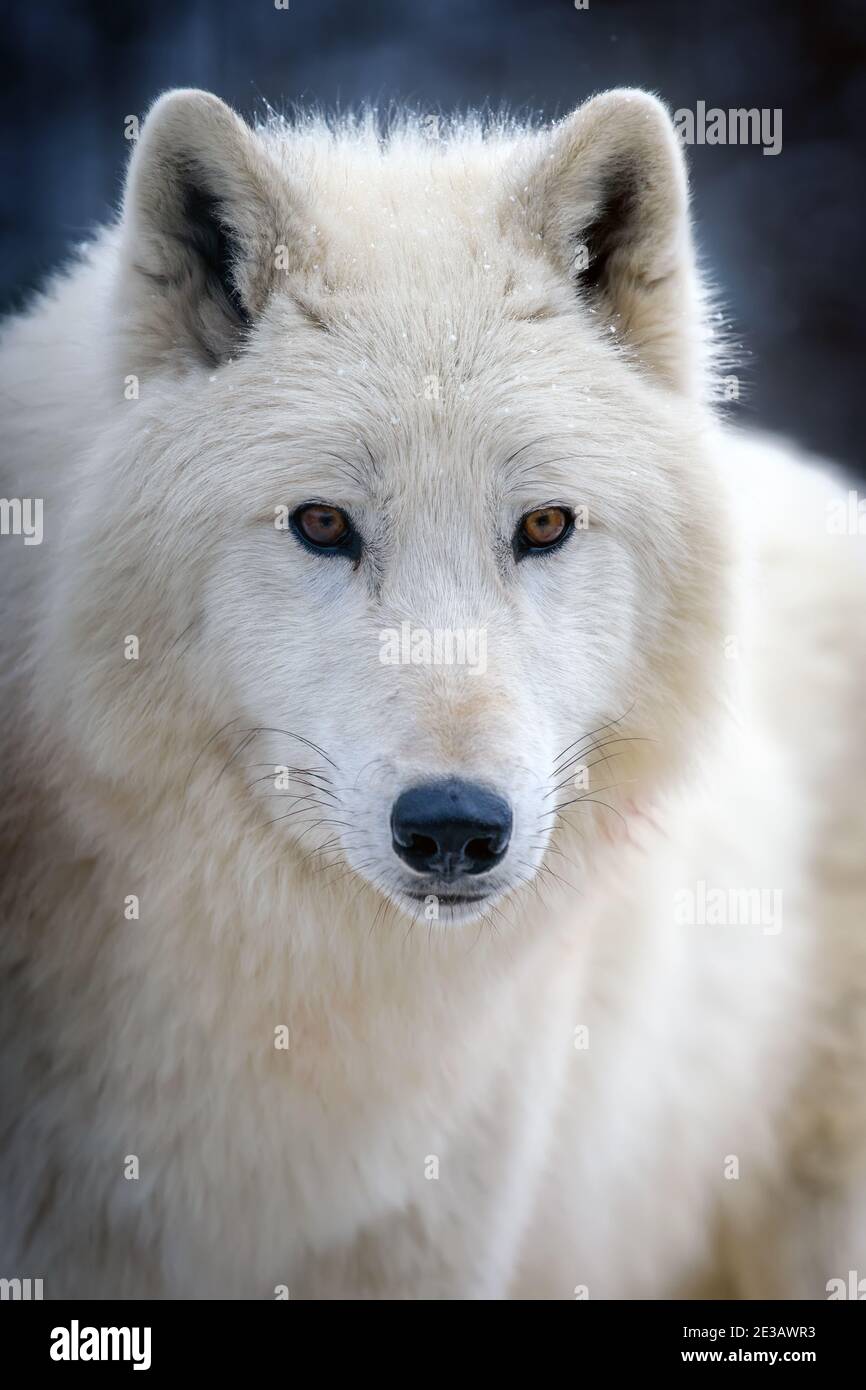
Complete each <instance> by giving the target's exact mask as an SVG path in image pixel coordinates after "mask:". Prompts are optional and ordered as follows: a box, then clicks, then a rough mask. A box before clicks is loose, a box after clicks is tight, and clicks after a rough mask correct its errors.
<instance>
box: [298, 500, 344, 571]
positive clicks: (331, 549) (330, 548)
mask: <svg viewBox="0 0 866 1390" xmlns="http://www.w3.org/2000/svg"><path fill="white" fill-rule="evenodd" d="M290 520H291V524H292V529H293V531H294V533H295V535H296V536H297V537H298V539H299V540H300V541H302V542H303V544H304V545H306V546H309V547H311V548H312V549H313V550H322V551H324V552H325V553H326V554H330V555H349V556H350V557H351V558H352V559H357V556H358V555H359V554H360V550H361V538H360V536H359V535H358V533H357V531H356V530H355V528H354V526H353V525H352V523H351V521H350V520H349V518H348V517H347V515H346V513H345V512H344V511H341V510H340V508H339V507H330V506H328V505H327V503H325V502H305V503H304V505H303V506H301V507H297V508H296V510H295V511H293V512H292V515H291V518H290Z"/></svg>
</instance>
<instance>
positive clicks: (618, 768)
mask: <svg viewBox="0 0 866 1390" xmlns="http://www.w3.org/2000/svg"><path fill="white" fill-rule="evenodd" d="M113 255H114V258H115V263H114V269H113V285H112V293H111V295H110V297H109V302H108V304H107V306H106V309H105V323H106V342H107V344H108V345H109V351H110V355H111V357H112V365H113V369H114V371H115V373H116V378H117V397H118V403H117V407H116V409H115V410H114V413H113V424H112V428H111V430H110V431H108V433H107V435H106V438H105V440H104V441H103V446H102V447H103V449H104V450H105V451H106V452H107V454H108V455H109V457H108V458H107V459H106V461H105V465H104V467H103V468H102V469H101V471H99V472H98V474H97V476H98V478H99V479H100V481H99V482H97V483H95V484H94V487H95V489H96V493H97V494H98V495H95V494H94V491H93V490H91V491H90V492H89V494H88V505H87V508H86V510H85V509H84V508H83V509H82V513H81V516H80V517H79V519H78V521H77V523H75V524H74V525H73V527H72V536H73V540H72V541H71V543H73V544H77V545H78V546H79V548H80V550H81V552H82V554H83V555H85V556H86V557H87V561H88V564H89V565H90V566H91V570H92V569H93V568H94V567H98V569H99V582H98V585H97V584H96V583H94V584H93V585H92V586H91V588H92V590H93V591H96V590H98V593H99V611H100V614H101V617H100V618H99V619H97V616H96V613H95V612H93V613H92V614H91V616H92V618H93V623H91V624H90V626H89V627H88V625H87V619H86V616H82V619H81V623H80V624H79V634H78V635H79V637H81V636H82V632H83V630H84V628H85V627H87V629H88V632H89V636H88V637H87V638H86V639H83V638H82V640H86V641H88V642H89V644H90V647H91V660H90V662H89V663H87V675H86V676H84V677H81V678H80V679H81V680H83V681H84V682H85V684H86V686H87V709H88V721H89V722H88V729H90V730H96V729H98V730H99V737H98V738H94V741H93V742H94V757H95V759H97V760H98V762H99V765H100V768H101V770H102V772H103V773H104V774H105V775H110V776H116V775H118V768H119V767H121V766H122V767H123V770H124V775H125V776H128V775H129V772H130V767H131V766H134V767H135V768H136V769H137V771H136V774H135V775H136V777H137V778H138V781H137V786H138V788H139V790H140V792H141V800H140V803H139V804H146V803H147V799H148V793H149V794H150V797H151V800H152V802H153V804H157V803H158V802H160V803H161V802H164V801H165V799H166V798H168V797H170V796H172V795H173V794H174V793H175V792H176V791H177V789H178V787H180V786H181V785H182V787H183V794H184V796H186V797H192V798H193V800H195V799H196V798H199V799H202V798H208V797H209V796H213V795H215V792H214V784H215V781H216V780H219V781H220V785H221V787H224V786H225V785H226V784H229V785H231V786H232V788H233V789H234V790H235V791H236V792H237V795H236V796H234V797H233V799H232V800H231V802H230V803H229V802H227V803H226V805H227V806H228V805H229V804H230V805H231V806H232V807H233V808H234V809H233V810H232V812H231V814H232V815H236V816H237V818H238V820H237V826H238V837H240V836H242V835H247V834H258V835H262V836H267V837H269V838H270V839H271V840H272V841H273V844H274V846H275V848H276V852H277V853H279V854H285V855H286V856H299V855H302V854H303V855H308V856H309V855H319V856H321V860H320V862H322V863H332V864H334V865H335V866H337V865H341V866H342V868H343V871H344V872H345V873H348V874H349V875H357V876H360V878H361V879H363V880H366V881H367V882H368V883H369V884H371V885H373V886H374V887H375V888H376V889H377V890H378V891H379V892H381V893H382V894H383V895H384V896H385V897H386V898H389V899H391V900H392V901H393V902H395V903H397V904H398V905H399V906H400V907H401V908H402V909H404V910H405V911H406V912H407V913H408V914H410V915H412V914H417V913H421V912H422V911H426V907H427V906H428V905H429V904H430V903H431V902H433V903H435V904H436V915H438V920H439V921H440V922H442V921H445V922H458V921H461V920H466V919H469V918H471V917H473V916H474V917H477V916H479V915H480V914H481V913H483V912H484V911H485V910H486V908H487V907H488V906H489V905H493V904H494V903H495V902H496V900H497V899H498V898H500V897H502V896H503V895H505V894H508V893H512V892H515V891H519V890H520V889H521V885H523V884H525V883H527V882H529V881H531V880H532V879H533V878H534V877H535V875H536V874H537V873H538V872H539V870H540V869H541V868H542V866H543V865H544V863H545V856H546V854H547V853H548V851H549V850H551V849H553V848H555V846H554V845H552V844H551V840H552V839H554V840H555V841H556V843H557V844H558V845H560V846H561V845H562V844H563V843H565V841H566V840H568V841H569V843H571V846H572V848H571V850H570V851H569V853H570V854H572V853H573V855H574V857H575V858H576V860H577V864H576V866H575V868H574V869H572V870H571V871H570V872H571V873H572V874H573V873H575V872H578V873H579V872H585V871H586V869H587V868H590V869H591V864H592V855H593V847H594V846H595V845H597V844H598V843H599V840H600V837H602V836H605V835H606V836H608V837H610V835H611V834H612V833H613V832H614V831H615V830H616V827H617V825H618V824H620V823H621V820H622V817H623V816H625V817H626V818H627V816H628V813H629V807H630V806H631V805H632V804H633V803H634V802H635V800H636V799H637V800H640V798H641V797H643V796H648V795H652V794H653V793H654V791H657V789H658V788H660V787H661V786H662V785H663V784H664V782H665V781H666V779H669V778H670V777H671V776H672V775H674V774H675V773H676V772H677V770H678V769H679V768H680V767H681V765H682V761H683V758H684V757H686V756H688V754H689V753H690V751H691V750H692V748H693V746H694V742H695V738H696V730H697V729H698V728H699V726H700V723H701V720H702V718H703V717H704V715H705V713H706V709H707V705H708V701H709V700H710V698H711V696H712V691H713V685H714V680H715V674H714V673H715V671H716V668H717V662H718V659H719V657H720V655H721V648H722V631H723V626H722V624H723V619H722V611H723V605H722V599H721V576H722V574H723V570H724V551H725V541H724V522H723V519H722V517H721V515H720V512H719V506H720V502H719V497H718V492H717V487H716V482H715V479H714V477H713V475H712V469H711V464H710V462H709V460H708V459H707V458H706V457H705V447H704V436H705V432H706V429H707V417H706V411H705V399H704V398H705V395H706V356H705V337H704V331H703V323H702V312H701V296H700V290H699V286H698V283H697V278H696V273H695V268H694V262H693V255H692V250H691V244H690V233H689V223H688V213H687V190H686V180H685V175H684V168H683V162H682V158H681V154H680V150H679V147H678V144H677V142H676V139H675V137H674V134H673V131H672V128H671V126H670V123H669V120H668V117H667V115H666V112H665V110H664V108H663V107H662V106H661V105H660V104H659V102H657V101H656V100H655V99H654V98H652V97H650V96H648V95H646V94H644V93H641V92H633V91H623V92H612V93H609V94H607V95H604V96H600V97H597V98H595V99H593V100H591V101H589V102H588V103H587V104H586V105H585V106H583V107H581V108H580V109H579V110H577V111H576V112H575V113H574V114H573V115H572V116H570V117H568V118H567V119H566V120H564V121H562V122H561V123H560V124H558V125H557V126H555V127H553V128H552V129H525V128H520V127H514V126H510V125H508V124H507V123H504V124H500V125H496V124H492V125H491V124H488V125H487V126H486V127H484V126H483V125H482V124H480V123H479V124H466V123H460V124H455V125H453V126H452V127H449V128H440V127H439V126H438V124H437V123H436V122H435V121H426V122H425V121H423V120H415V119H411V118H406V119H405V120H403V121H401V122H399V123H396V124H395V125H394V126H393V127H392V128H391V129H389V130H388V131H387V132H385V133H384V134H383V133H382V132H381V131H380V130H378V129H377V128H376V123H375V121H374V120H373V119H372V118H370V119H361V120H357V121H349V122H346V123H343V124H337V125H328V124H326V123H322V122H320V121H318V120H312V121H309V122H307V123H305V122H297V123H294V124H292V125H289V124H285V123H281V122H278V121H275V122H273V123H271V124H269V125H268V126H266V127H265V128H263V129H260V130H253V129H251V128H249V127H248V126H247V125H245V124H244V123H243V122H242V121H241V120H240V119H239V118H238V117H237V116H236V115H234V114H233V113H232V112H231V111H230V110H229V109H228V108H227V107H226V106H224V105H223V104H222V102H220V101H219V100H217V99H216V98H214V97H212V96H209V95H206V94H203V93H200V92H194V91H179V92H173V93H169V94H168V95H167V96H164V97H162V98H161V99H160V100H159V101H158V102H157V104H156V105H155V107H154V108H153V110H152V111H151V113H150V115H149V116H148V118H147V120H146V122H145V124H144V127H143V131H142V134H141V138H140V140H139V142H138V145H137V147H136V149H135V153H134V156H133V159H132V162H131V167H130V171H129V177H128V183H127V189H126V195H125V201H124V208H123V214H122V219H121V222H120V226H119V229H118V231H117V233H116V240H115V245H114V250H113ZM123 381H127V382H130V381H132V382H134V383H135V389H134V390H133V391H131V392H126V395H127V396H129V395H131V396H132V397H133V399H132V400H126V399H124V400H121V399H120V397H121V395H122V394H123V384H122V383H123ZM89 602H90V603H91V606H92V607H94V608H95V605H96V600H95V599H91V600H89ZM86 603H87V600H85V608H86ZM106 611H109V612H111V613H112V614H113V615H114V621H113V637H115V638H116V637H117V636H118V634H119V633H120V632H123V633H124V635H125V634H129V633H133V634H138V635H139V639H140V652H139V657H138V660H137V662H136V669H135V674H134V680H133V679H132V678H131V677H130V675H129V671H128V670H126V671H118V661H117V646H116V645H115V646H114V647H113V648H112V649H111V651H109V649H108V647H107V645H106V646H105V649H104V650H103V649H99V648H98V646H94V644H95V643H98V641H100V640H102V639H98V638H96V637H95V636H94V635H93V633H94V631H99V632H104V630H105V620H104V614H105V612H106ZM106 641H107V639H106ZM100 709H103V710H104V711H105V718H104V719H103V720H101V721H100V719H99V718H98V717H96V716H97V715H98V712H99V710H100ZM227 814H228V812H227ZM426 915H428V916H429V915H430V914H429V913H426Z"/></svg>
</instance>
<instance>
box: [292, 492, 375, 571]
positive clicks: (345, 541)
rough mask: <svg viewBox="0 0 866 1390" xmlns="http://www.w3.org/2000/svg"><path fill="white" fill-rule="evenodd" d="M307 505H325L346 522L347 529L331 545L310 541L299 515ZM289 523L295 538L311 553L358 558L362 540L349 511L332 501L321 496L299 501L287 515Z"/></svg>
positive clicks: (350, 558) (349, 558) (351, 558)
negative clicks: (327, 500) (302, 527)
mask: <svg viewBox="0 0 866 1390" xmlns="http://www.w3.org/2000/svg"><path fill="white" fill-rule="evenodd" d="M309 507H327V509H328V511H331V512H338V513H339V514H340V516H341V517H342V518H343V520H344V521H345V523H346V527H347V530H346V532H345V534H344V535H342V536H341V537H340V539H339V540H338V541H335V542H334V544H333V545H318V544H317V543H316V542H315V541H311V540H310V538H309V536H307V535H305V534H304V532H303V530H302V529H301V524H300V516H301V513H302V512H305V511H306V510H307V509H308V508H309ZM289 525H290V526H291V529H292V534H293V536H294V537H295V539H296V540H297V541H298V542H299V543H300V544H301V545H302V546H303V547H304V549H305V550H309V552H310V554H311V555H341V556H344V557H345V558H346V559H348V560H358V559H359V558H360V555H361V550H362V548H363V542H362V540H361V536H360V534H359V532H358V531H356V529H355V525H354V522H353V521H352V518H351V517H350V515H349V513H348V512H347V511H346V510H345V509H344V508H343V507H338V506H336V505H335V504H334V503H333V502H324V501H322V500H321V498H309V499H308V500H307V501H306V502H300V503H299V504H298V506H297V507H295V509H294V511H293V512H292V513H291V515H290V517H289Z"/></svg>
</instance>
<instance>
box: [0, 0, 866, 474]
mask: <svg viewBox="0 0 866 1390" xmlns="http://www.w3.org/2000/svg"><path fill="white" fill-rule="evenodd" d="M3 4H4V13H3V16H2V24H0V42H2V54H3V56H2V60H0V108H2V135H0V175H2V177H0V251H2V254H0V307H2V308H4V309H8V308H10V307H14V306H15V305H17V304H20V303H21V302H22V301H23V299H24V298H25V296H26V294H27V292H28V291H29V290H30V289H32V288H33V287H34V286H35V285H38V284H39V282H40V280H41V279H42V277H43V276H44V275H45V273H46V272H47V271H48V270H49V269H50V268H51V267H52V266H53V265H55V264H56V263H57V262H58V260H59V259H61V258H62V256H63V254H64V250H65V248H67V247H68V246H69V245H70V244H71V243H72V242H75V241H77V240H80V239H81V237H82V236H83V235H84V234H85V233H86V232H87V230H88V229H89V228H90V227H91V226H92V225H93V223H94V222H96V221H99V220H100V219H101V218H103V217H105V215H106V213H107V212H108V210H110V209H111V208H112V207H113V206H115V205H116V202H117V199H118V195H119V190H120V185H121V179H122V174H123V167H124V162H125V159H126V157H127V153H128V149H129V146H128V144H127V142H126V141H125V140H124V137H123V131H124V118H125V117H126V116H127V115H129V114H139V115H140V114H142V113H143V112H144V111H145V110H146V109H147V107H148V105H149V104H150V102H151V101H152V100H153V98H154V97H155V96H156V95H157V93H159V92H160V91H161V90H163V89H164V88H166V87H171V86H177V85H185V86H202V87H207V88H210V89H211V90H212V91H215V92H217V93H218V94H219V95H220V96H222V97H223V98H225V99H226V100H228V101H229V102H231V103H233V104H234V105H235V106H236V107H237V108H238V109H239V110H241V111H243V112H244V113H246V114H248V115H252V114H254V113H255V112H256V111H257V110H259V111H261V110H262V109H263V103H264V101H265V100H266V101H267V102H269V103H270V104H271V105H273V106H275V107H280V106H281V105H283V104H285V103H289V102H294V101H298V100H312V101H315V102H318V103H320V104H323V105H325V106H333V105H336V104H337V103H339V104H342V105H344V106H345V105H351V104H353V103H356V102H358V101H362V100H373V101H375V102H379V103H382V102H387V101H388V100H389V99H391V98H403V99H409V100H411V101H412V102H414V103H417V104H418V105H419V106H420V107H421V108H422V109H423V110H425V111H431V110H435V109H437V108H443V109H445V110H448V109H451V108H453V107H465V106H467V105H481V104H485V103H489V104H492V105H493V106H496V107H498V106H499V105H500V104H502V103H506V104H509V105H511V106H517V107H520V108H524V109H527V110H533V111H537V110H540V111H542V112H543V113H545V114H547V115H548V116H557V115H562V114H564V113H565V112H566V111H567V110H568V109H569V108H570V107H572V106H573V105H575V104H576V103H577V102H579V101H580V100H582V99H583V98H584V97H586V96H587V95H589V94H590V93H592V92H594V91H597V90H600V89H602V88H605V87H610V86H614V85H621V84H630V85H632V84H634V85H640V86H646V87H649V88H652V89H653V90H654V91H656V92H658V93H659V94H660V95H661V96H662V97H664V98H665V100H666V101H668V102H669V103H670V105H671V107H672V108H678V107H691V108H694V106H695V103H696V102H697V101H698V100H703V101H705V102H706V103H707V105H708V106H720V107H723V108H725V109H728V108H730V107H740V106H745V107H752V106H757V107H770V108H772V107H781V108H782V112H783V148H782V152H781V154H779V155H778V156H776V157H767V156H764V155H762V153H761V150H760V148H757V147H751V146H745V147H737V146H733V147H731V146H724V145H720V146H712V147H703V148H695V149H693V150H692V151H691V167H692V172H693V181H694V190H695V211H696V216H697V224H698V238H699V244H700V246H701V249H702V252H703V255H704V259H705V262H706V264H707V266H708V267H710V268H711V270H712V273H713V276H714V279H715V280H716V282H717V283H718V285H719V286H720V287H721V290H722V293H723V297H724V303H725V304H726V306H727V308H728V310H729V311H730V312H729V317H730V320H731V322H732V325H733V328H734V331H735V333H736V335H737V337H738V339H739V340H740V341H741V342H742V343H743V344H744V346H745V347H746V349H747V355H746V357H745V360H744V368H743V370H742V376H743V378H744V383H745V388H746V391H747V399H746V400H745V401H744V402H741V403H740V405H739V406H738V407H737V411H738V413H739V414H740V415H741V416H742V418H743V419H744V420H746V421H753V422H758V423H761V424H765V425H767V426H769V427H772V428H778V429H783V430H785V431H787V432H788V433H790V434H792V435H793V436H795V437H796V438H798V439H800V440H801V441H802V442H803V443H804V444H806V445H809V446H811V447H813V448H816V449H819V450H822V451H824V452H825V453H829V454H832V455H835V456H836V457H838V458H840V459H842V460H844V461H846V462H848V463H850V464H851V465H853V466H854V467H855V468H856V469H857V470H858V471H864V456H863V451H862V449H861V437H862V432H863V431H862V424H863V418H864V410H863V400H864V395H866V381H864V357H866V350H864V324H866V274H864V253H866V236H864V232H863V224H864V213H866V195H864V179H866V158H864V154H866V62H864V59H866V0H821V2H820V3H816V2H815V0H728V2H727V3H725V2H724V0H718V3H714V0H590V3H589V8H588V10H585V11H584V10H581V11H578V10H576V9H575V7H574V3H573V0H289V8H288V9H287V10H284V9H277V8H276V6H275V4H274V0H41V3H33V4H30V3H27V2H26V0H15V2H14V3H11V4H10V3H9V0H3Z"/></svg>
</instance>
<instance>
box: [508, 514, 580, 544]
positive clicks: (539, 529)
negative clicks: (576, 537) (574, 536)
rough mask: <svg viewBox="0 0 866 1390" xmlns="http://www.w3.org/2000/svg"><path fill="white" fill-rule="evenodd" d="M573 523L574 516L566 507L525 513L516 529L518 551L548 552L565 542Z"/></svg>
mask: <svg viewBox="0 0 866 1390" xmlns="http://www.w3.org/2000/svg"><path fill="white" fill-rule="evenodd" d="M573 522H574V516H573V514H572V513H571V512H570V511H569V510H568V509H567V508H566V507H539V508H538V510H537V511H534V512H527V513H526V516H525V517H523V519H522V521H521V522H520V525H519V526H518V528H517V536H516V537H515V540H516V543H517V549H518V551H520V552H523V553H524V554H525V553H526V551H528V550H549V549H550V548H551V546H555V545H557V544H558V543H559V542H560V541H563V540H565V537H566V536H567V535H568V533H569V532H570V530H571V527H572V524H573Z"/></svg>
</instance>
